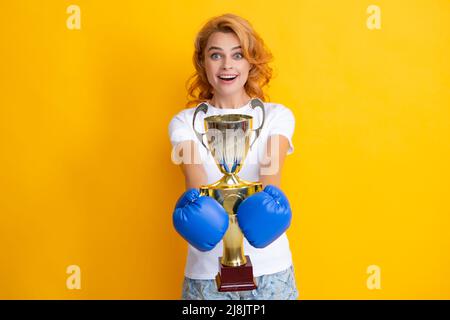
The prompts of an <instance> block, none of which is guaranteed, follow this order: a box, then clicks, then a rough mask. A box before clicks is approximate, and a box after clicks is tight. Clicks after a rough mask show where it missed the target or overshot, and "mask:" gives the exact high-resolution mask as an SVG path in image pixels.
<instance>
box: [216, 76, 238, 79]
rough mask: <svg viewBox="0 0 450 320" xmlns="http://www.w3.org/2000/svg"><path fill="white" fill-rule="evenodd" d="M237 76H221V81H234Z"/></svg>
mask: <svg viewBox="0 0 450 320" xmlns="http://www.w3.org/2000/svg"><path fill="white" fill-rule="evenodd" d="M236 77H237V76H219V78H220V79H234V78H236Z"/></svg>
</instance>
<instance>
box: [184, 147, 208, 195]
mask: <svg viewBox="0 0 450 320" xmlns="http://www.w3.org/2000/svg"><path fill="white" fill-rule="evenodd" d="M180 143H181V144H182V145H181V154H180V155H181V156H182V158H183V163H181V165H180V167H181V171H182V172H183V175H184V181H185V186H186V190H189V189H191V188H196V189H198V188H200V186H202V185H205V184H207V175H206V171H205V169H204V167H203V164H202V163H196V162H200V160H199V159H200V153H199V151H198V148H197V145H196V144H195V143H194V141H192V140H187V141H183V142H180ZM185 152H186V153H185ZM194 160H197V161H194Z"/></svg>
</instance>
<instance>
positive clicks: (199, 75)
mask: <svg viewBox="0 0 450 320" xmlns="http://www.w3.org/2000/svg"><path fill="white" fill-rule="evenodd" d="M214 32H224V33H229V32H233V33H234V34H235V35H236V36H237V37H238V38H239V41H240V43H241V47H242V51H243V55H244V58H245V59H247V61H248V62H249V63H250V65H251V69H250V71H249V74H248V80H247V82H246V83H245V85H244V89H245V91H246V93H247V94H248V95H249V96H250V97H252V98H260V99H262V100H264V101H265V100H266V99H265V98H266V97H267V95H266V94H265V93H264V92H263V90H262V88H263V87H264V86H266V85H267V84H268V83H269V81H270V79H271V78H272V68H271V67H269V65H268V64H269V62H270V61H271V60H272V54H271V53H270V51H269V50H268V49H267V48H266V46H265V45H264V41H263V40H262V38H261V37H260V36H259V35H258V34H257V33H256V32H255V31H254V30H253V27H252V26H251V24H250V23H249V22H248V21H247V20H245V19H243V18H241V17H239V16H237V15H234V14H224V15H221V16H218V17H214V18H212V19H210V20H209V21H208V22H207V23H206V24H205V25H204V26H203V28H202V29H201V30H200V32H199V33H198V34H197V38H196V39H195V43H194V45H195V51H194V55H193V59H192V60H193V63H194V67H195V73H194V74H193V75H192V76H191V77H189V79H188V81H187V82H186V86H187V90H188V103H187V106H188V107H189V106H192V105H197V104H198V103H200V102H203V101H205V100H209V99H211V98H212V97H213V87H212V86H211V84H210V83H209V82H208V79H207V77H206V71H205V67H204V59H205V55H204V53H205V47H206V44H207V42H208V39H209V37H210V36H211V35H212V34H213V33H214Z"/></svg>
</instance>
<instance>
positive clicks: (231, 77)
mask: <svg viewBox="0 0 450 320" xmlns="http://www.w3.org/2000/svg"><path fill="white" fill-rule="evenodd" d="M218 77H219V79H220V80H222V81H223V82H225V83H231V82H233V81H234V80H235V79H236V78H237V77H238V76H237V75H221V76H218Z"/></svg>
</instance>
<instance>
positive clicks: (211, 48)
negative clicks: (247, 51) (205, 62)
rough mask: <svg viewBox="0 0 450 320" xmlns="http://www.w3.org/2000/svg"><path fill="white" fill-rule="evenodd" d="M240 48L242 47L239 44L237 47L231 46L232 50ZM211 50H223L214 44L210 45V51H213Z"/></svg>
mask: <svg viewBox="0 0 450 320" xmlns="http://www.w3.org/2000/svg"><path fill="white" fill-rule="evenodd" d="M240 48H241V46H237V47H234V48H231V50H236V49H240ZM211 50H220V51H223V49H222V48H219V47H214V46H212V47H209V49H208V52H209V51H211Z"/></svg>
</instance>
